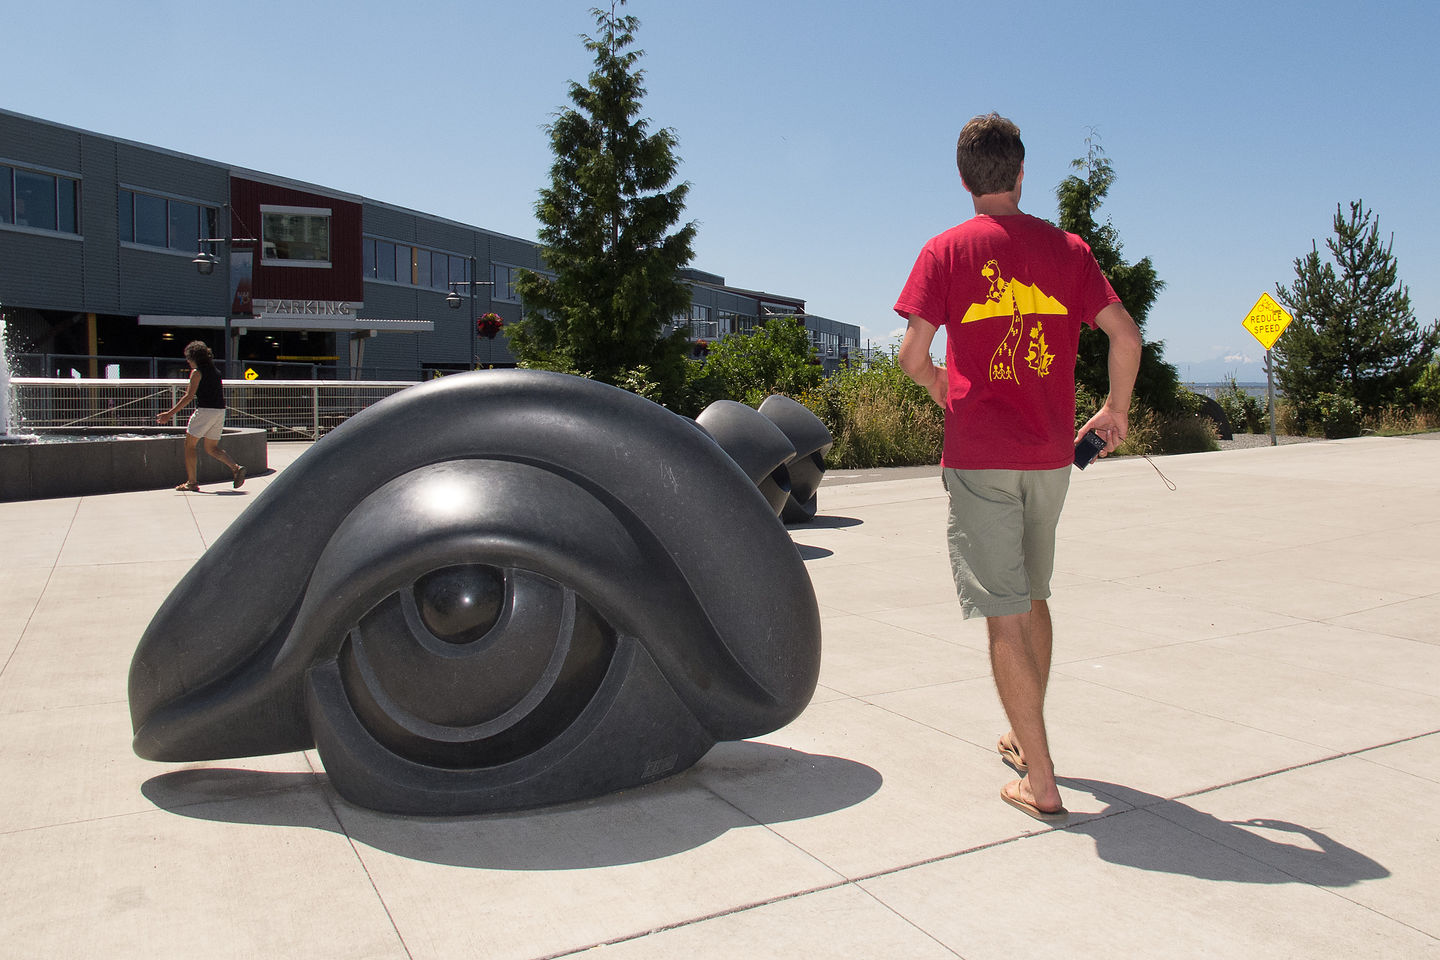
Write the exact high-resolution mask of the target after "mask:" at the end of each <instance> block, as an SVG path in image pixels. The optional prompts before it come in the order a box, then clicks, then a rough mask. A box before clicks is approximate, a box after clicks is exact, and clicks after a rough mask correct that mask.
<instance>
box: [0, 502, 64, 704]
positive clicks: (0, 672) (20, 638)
mask: <svg viewBox="0 0 1440 960" xmlns="http://www.w3.org/2000/svg"><path fill="white" fill-rule="evenodd" d="M84 499H85V498H84V497H77V498H76V500H75V509H74V510H72V511H70V522H69V523H67V524H66V525H65V536H63V537H61V538H60V547H59V549H57V550H56V551H55V560H54V562H52V563H51V564H50V570H49V572H48V573H46V574H45V585H44V586H43V587H41V588H40V592H39V593H37V594H36V595H35V602H34V603H33V604H31V605H30V612H29V613H28V614H26V615H25V625H24V626H23V627H21V628H20V633H19V634H18V635H17V636H16V637H15V644H14V646H12V647H11V648H10V652H9V653H7V654H6V655H5V662H4V663H0V677H3V676H4V675H5V671H6V670H8V669H10V663H11V661H13V660H14V659H15V651H17V650H19V649H20V644H21V643H23V642H24V641H25V634H27V633H29V632H30V622H31V621H32V620H34V619H35V611H36V610H39V609H40V601H42V600H44V599H45V594H46V593H48V592H49V590H50V582H51V581H52V580H54V579H55V569H56V568H57V567H59V566H60V556H61V554H63V553H64V552H65V544H67V543H69V542H70V533H71V531H73V530H74V529H75V520H76V518H77V517H78V516H79V515H80V503H81V502H82V501H83V500H84Z"/></svg>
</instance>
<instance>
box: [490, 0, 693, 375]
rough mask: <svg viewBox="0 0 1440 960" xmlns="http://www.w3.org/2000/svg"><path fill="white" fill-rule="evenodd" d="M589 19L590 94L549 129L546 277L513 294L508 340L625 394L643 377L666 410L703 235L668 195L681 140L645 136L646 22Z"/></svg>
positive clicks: (576, 99) (608, 15)
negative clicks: (517, 317) (634, 377)
mask: <svg viewBox="0 0 1440 960" xmlns="http://www.w3.org/2000/svg"><path fill="white" fill-rule="evenodd" d="M624 2H625V0H615V2H612V3H611V5H610V9H609V10H608V11H605V10H601V9H598V8H597V9H593V10H591V13H592V14H593V15H594V17H595V21H596V24H597V25H598V28H599V29H598V30H597V33H596V36H594V37H589V36H586V37H584V41H585V47H586V49H588V50H589V51H590V52H591V53H592V54H594V57H595V66H594V69H593V70H592V71H591V72H590V76H589V80H588V84H587V85H581V84H579V83H574V82H572V83H571V84H570V101H571V103H572V104H573V105H574V106H573V108H572V109H565V110H562V111H560V112H559V113H558V114H557V116H556V118H555V121H554V122H553V123H551V124H550V125H549V127H547V132H548V133H549V136H550V146H551V150H552V151H553V153H554V155H555V162H554V164H553V165H552V166H551V168H550V186H549V187H547V188H545V189H542V190H541V191H540V199H539V200H538V201H537V202H536V204H535V212H536V215H537V217H538V218H539V220H540V223H541V229H540V233H539V239H540V241H541V244H542V248H543V256H544V259H545V263H546V265H547V266H548V267H549V270H550V271H551V273H550V274H549V275H545V274H540V273H535V272H530V271H525V272H522V273H521V275H520V278H519V280H518V282H517V284H516V287H517V290H518V292H519V294H520V297H521V299H522V300H523V302H524V304H525V319H524V320H523V321H522V322H521V323H519V324H517V325H516V329H515V330H514V332H513V333H512V334H511V341H510V342H511V346H512V348H513V349H514V350H515V353H516V355H517V357H519V359H520V360H521V361H523V362H526V363H529V364H532V365H536V366H546V367H552V368H559V369H569V370H574V371H576V372H580V373H584V374H588V375H589V376H592V377H594V378H595V379H598V380H604V381H606V382H608V383H621V382H624V381H625V380H626V379H627V371H634V370H637V369H642V368H643V369H644V370H645V371H646V372H647V373H648V376H649V377H650V379H651V380H653V381H655V383H656V384H658V386H659V388H660V389H659V396H660V398H661V399H662V400H663V399H664V398H665V396H666V395H667V393H671V392H674V391H676V390H678V389H679V388H680V385H681V384H682V383H683V380H684V370H685V355H686V352H687V345H686V342H685V336H684V334H683V332H680V331H676V332H675V333H674V334H671V335H669V336H665V335H663V330H664V326H665V324H666V323H667V322H668V321H669V320H671V318H673V317H676V316H684V315H685V314H686V313H687V312H688V310H689V307H690V301H691V294H690V288H689V287H688V286H687V285H686V284H685V283H683V282H682V281H681V280H680V279H679V276H678V271H679V269H680V268H681V267H682V266H684V265H685V264H687V263H689V262H690V259H691V257H692V256H693V253H692V250H691V243H692V241H693V240H694V237H695V225H694V224H693V223H687V224H685V225H684V226H682V227H680V228H679V229H678V230H674V231H673V232H672V231H671V228H672V227H673V226H674V225H675V224H676V223H677V222H678V221H679V219H680V217H681V214H682V212H683V210H684V206H685V196H686V194H687V192H688V191H689V184H687V183H680V184H678V185H675V186H670V183H671V181H672V180H673V179H674V177H675V174H676V171H677V169H678V165H679V161H678V160H677V158H676V156H675V152H674V150H675V147H676V144H677V140H676V137H675V134H674V132H673V131H672V130H670V129H668V128H666V129H661V130H658V131H656V132H654V133H651V132H649V121H648V120H645V119H643V118H641V117H640V109H641V104H640V101H641V98H642V97H643V96H644V94H645V87H644V85H643V80H644V72H643V71H642V70H639V69H637V68H636V63H637V61H638V60H639V59H640V57H641V55H642V52H641V51H639V50H631V49H629V48H630V47H631V45H632V44H633V43H634V40H635V37H634V32H635V29H636V28H637V27H638V26H639V21H638V20H637V19H636V18H635V17H631V16H620V15H618V14H617V12H616V10H617V6H618V5H623V4H624Z"/></svg>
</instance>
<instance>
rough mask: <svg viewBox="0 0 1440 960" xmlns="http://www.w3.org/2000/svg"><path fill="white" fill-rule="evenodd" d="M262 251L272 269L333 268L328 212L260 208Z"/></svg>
mask: <svg viewBox="0 0 1440 960" xmlns="http://www.w3.org/2000/svg"><path fill="white" fill-rule="evenodd" d="M260 251H261V252H260V259H261V261H262V262H264V263H267V264H269V265H270V266H277V267H328V266H330V211H329V209H328V208H325V207H274V206H269V205H266V204H261V206H260Z"/></svg>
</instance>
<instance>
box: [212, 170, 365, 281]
mask: <svg viewBox="0 0 1440 960" xmlns="http://www.w3.org/2000/svg"><path fill="white" fill-rule="evenodd" d="M230 204H231V212H232V220H231V225H230V226H231V231H232V234H233V235H234V236H237V237H252V238H255V239H257V240H258V239H260V231H261V230H262V229H263V227H262V220H261V210H260V208H261V207H262V206H277V207H308V208H322V209H328V210H329V211H330V266H329V267H312V266H304V267H296V266H278V265H275V264H273V263H269V264H267V262H266V259H265V257H264V256H262V251H261V249H260V248H259V245H258V244H256V249H255V279H254V294H253V295H254V297H255V298H256V299H257V300H336V301H342V300H343V301H347V302H350V303H360V302H361V301H363V300H364V298H365V279H364V275H363V271H364V256H363V253H362V246H361V235H362V229H363V215H362V213H363V212H362V207H361V205H360V204H359V203H356V202H354V201H351V200H341V199H340V198H338V197H331V196H326V195H325V194H320V193H309V192H306V191H304V190H294V189H291V188H289V187H282V186H278V185H276V184H272V183H259V182H257V181H254V180H245V179H242V178H240V177H231V178H230ZM244 248H245V246H244V245H243V244H236V249H244Z"/></svg>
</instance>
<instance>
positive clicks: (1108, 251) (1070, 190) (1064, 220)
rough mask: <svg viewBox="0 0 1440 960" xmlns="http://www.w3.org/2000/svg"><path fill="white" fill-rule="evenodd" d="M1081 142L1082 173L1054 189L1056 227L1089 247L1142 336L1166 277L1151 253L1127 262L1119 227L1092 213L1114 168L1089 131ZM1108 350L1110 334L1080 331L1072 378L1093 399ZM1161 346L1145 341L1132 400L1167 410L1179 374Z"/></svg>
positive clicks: (1077, 164)
mask: <svg viewBox="0 0 1440 960" xmlns="http://www.w3.org/2000/svg"><path fill="white" fill-rule="evenodd" d="M1085 146H1086V151H1085V156H1083V157H1080V158H1078V159H1076V160H1072V161H1071V162H1070V166H1071V167H1073V168H1075V169H1076V170H1078V171H1080V172H1081V175H1076V174H1072V175H1070V176H1068V177H1066V178H1065V179H1064V180H1062V181H1061V182H1060V186H1058V187H1057V188H1056V189H1055V196H1056V199H1057V200H1058V201H1059V203H1060V222H1059V226H1060V229H1062V230H1068V231H1069V232H1071V233H1073V234H1076V235H1077V236H1079V237H1080V238H1081V239H1082V240H1084V241H1085V242H1086V243H1088V244H1089V245H1090V250H1091V252H1092V253H1094V254H1095V261H1096V262H1097V263H1098V264H1100V270H1101V272H1102V273H1104V274H1105V277H1106V279H1108V280H1109V281H1110V286H1111V287H1112V288H1114V290H1115V293H1116V295H1117V296H1119V297H1120V301H1121V302H1122V303H1123V304H1124V305H1125V309H1126V310H1128V311H1129V312H1130V316H1131V317H1133V318H1134V320H1135V325H1136V326H1138V327H1139V328H1140V332H1141V335H1142V338H1143V336H1144V332H1145V320H1146V317H1147V316H1148V315H1149V313H1150V308H1151V307H1152V306H1154V304H1155V300H1156V298H1157V297H1158V296H1159V295H1160V291H1161V290H1163V289H1165V281H1163V280H1161V279H1160V278H1159V277H1158V276H1157V275H1156V273H1155V265H1154V264H1153V263H1151V262H1150V258H1149V257H1146V258H1144V259H1143V260H1141V261H1139V262H1138V263H1126V262H1125V258H1124V256H1123V255H1122V253H1121V250H1122V245H1121V243H1120V231H1118V230H1116V229H1115V225H1114V224H1113V223H1111V222H1110V221H1109V220H1108V219H1107V220H1106V221H1105V222H1104V223H1099V222H1097V221H1096V219H1095V216H1096V212H1097V211H1098V210H1099V209H1100V205H1101V204H1102V203H1103V202H1104V200H1105V195H1106V194H1108V193H1109V192H1110V187H1111V185H1112V184H1114V182H1115V169H1114V167H1113V166H1112V165H1111V163H1110V161H1109V159H1107V158H1106V157H1105V151H1104V150H1102V149H1101V148H1100V145H1099V144H1097V143H1096V142H1095V138H1094V136H1093V135H1092V136H1090V137H1086V138H1085ZM1109 349H1110V342H1109V338H1108V337H1106V336H1105V334H1104V333H1102V332H1101V331H1098V330H1091V329H1090V328H1089V327H1085V328H1083V329H1082V330H1081V333H1080V352H1079V357H1078V358H1077V360H1076V364H1075V382H1076V383H1077V384H1079V385H1080V386H1081V387H1083V388H1084V389H1085V390H1087V391H1089V392H1090V393H1091V394H1092V395H1094V396H1097V397H1103V396H1105V394H1106V393H1107V392H1108V391H1109V381H1110V373H1109V368H1108V365H1107V364H1108V361H1107V357H1108V355H1109ZM1164 349H1165V344H1164V342H1163V341H1160V340H1146V341H1144V346H1143V348H1142V350H1141V353H1140V373H1139V375H1138V376H1137V377H1136V379H1135V399H1136V400H1138V401H1139V402H1140V403H1141V404H1143V405H1144V406H1146V407H1149V408H1150V409H1152V410H1156V411H1159V412H1162V413H1169V412H1173V411H1174V410H1175V409H1176V405H1177V403H1178V398H1179V397H1180V395H1181V393H1182V391H1181V388H1180V375H1179V374H1178V373H1177V372H1176V370H1175V367H1174V366H1173V365H1171V364H1169V363H1166V362H1165V359H1164Z"/></svg>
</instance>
